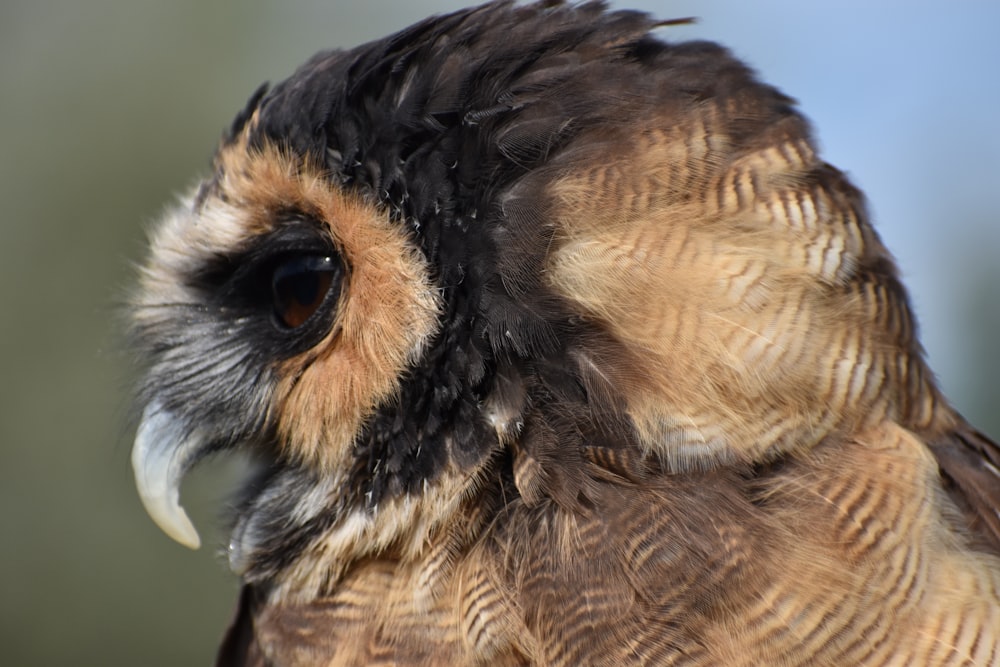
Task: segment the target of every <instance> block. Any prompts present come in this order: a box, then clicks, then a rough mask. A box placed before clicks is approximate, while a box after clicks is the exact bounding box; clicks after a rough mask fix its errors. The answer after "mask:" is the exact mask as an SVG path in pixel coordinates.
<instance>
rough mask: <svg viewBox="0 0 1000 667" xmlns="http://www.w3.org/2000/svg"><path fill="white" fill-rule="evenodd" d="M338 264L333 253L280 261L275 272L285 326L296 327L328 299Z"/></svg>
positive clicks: (275, 295)
mask: <svg viewBox="0 0 1000 667" xmlns="http://www.w3.org/2000/svg"><path fill="white" fill-rule="evenodd" d="M337 268H338V267H337V265H336V263H335V262H334V260H333V258H331V257H322V256H315V255H307V256H302V257H292V258H290V259H286V260H284V261H282V262H281V263H280V264H278V265H277V266H276V267H275V269H274V273H273V274H272V276H271V296H272V303H273V305H274V313H275V315H276V316H277V318H278V321H279V322H281V324H283V325H284V326H286V327H288V328H290V329H296V328H298V327H300V326H302V325H303V324H305V322H306V321H307V320H308V319H309V318H310V317H312V315H313V313H315V312H316V311H317V310H319V307H320V306H321V305H323V302H324V301H325V300H326V294H327V292H329V291H330V286H331V285H332V284H333V279H334V276H335V274H336V272H337Z"/></svg>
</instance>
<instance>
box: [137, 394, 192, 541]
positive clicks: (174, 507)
mask: <svg viewBox="0 0 1000 667" xmlns="http://www.w3.org/2000/svg"><path fill="white" fill-rule="evenodd" d="M207 444H208V439H207V438H206V437H205V436H204V434H202V433H201V432H200V431H198V430H195V431H191V430H190V429H188V428H185V425H184V423H183V422H182V421H181V420H180V419H178V418H177V417H175V416H174V415H173V414H171V413H170V412H167V411H166V410H165V409H164V408H163V406H162V405H161V404H160V403H159V402H158V401H154V402H152V403H150V404H149V405H147V406H146V409H145V410H143V413H142V422H141V423H140V424H139V430H138V431H137V432H136V435H135V444H134V445H133V446H132V471H133V473H134V474H135V485H136V487H137V488H138V490H139V497H140V498H141V499H142V504H143V506H144V507H145V508H146V512H147V513H148V514H149V516H150V517H151V518H152V519H153V521H154V522H156V525H157V526H159V527H160V529H161V530H162V531H163V532H164V533H166V534H167V535H168V536H170V537H171V538H173V539H174V540H176V541H178V542H180V543H181V544H183V545H184V546H186V547H190V548H191V549H197V548H198V547H200V546H201V539H200V538H199V537H198V531H197V530H195V527H194V525H193V524H192V523H191V519H189V518H188V515H187V513H186V512H185V511H184V508H182V507H181V505H180V485H181V480H183V478H184V474H185V473H187V471H188V470H190V469H191V467H192V466H193V465H194V464H195V463H196V462H197V461H198V459H199V458H200V454H201V453H202V452H203V451H204V449H205V447H206V446H207Z"/></svg>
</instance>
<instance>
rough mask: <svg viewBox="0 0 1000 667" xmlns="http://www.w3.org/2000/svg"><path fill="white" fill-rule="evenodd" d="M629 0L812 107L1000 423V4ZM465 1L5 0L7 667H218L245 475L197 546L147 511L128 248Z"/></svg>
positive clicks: (0, 606)
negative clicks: (246, 133)
mask: <svg viewBox="0 0 1000 667" xmlns="http://www.w3.org/2000/svg"><path fill="white" fill-rule="evenodd" d="M615 4H617V5H620V6H624V5H623V3H615ZM630 4H631V6H633V7H637V8H643V9H648V10H650V11H652V12H654V13H655V14H657V15H658V16H660V17H681V16H697V17H699V19H700V20H699V23H698V24H697V25H695V26H691V27H679V28H670V29H666V30H664V31H663V34H664V36H665V37H666V38H668V39H687V38H708V39H714V40H717V41H721V42H723V43H725V44H727V45H729V46H730V47H731V48H732V49H733V50H734V51H735V52H736V54H737V55H739V56H740V57H742V58H744V59H746V60H747V61H748V62H749V63H751V64H752V65H753V66H754V67H755V68H757V69H758V70H759V71H760V72H761V73H762V75H763V77H764V78H765V79H766V80H767V81H769V82H771V83H774V84H776V85H778V86H779V87H781V88H782V89H783V90H785V92H787V93H789V94H791V95H793V96H795V97H796V98H798V100H799V101H800V103H801V107H802V108H803V109H804V110H805V112H806V113H807V114H808V115H809V116H810V117H811V118H812V119H813V121H814V123H815V126H816V129H817V135H818V138H819V142H820V144H821V145H822V147H823V149H824V153H825V156H826V157H827V159H828V160H830V161H831V162H833V163H834V164H836V165H838V166H840V167H841V168H843V169H846V170H847V171H849V172H850V173H851V174H852V176H853V178H854V180H855V181H856V182H857V183H858V184H859V185H860V186H861V187H862V188H863V189H865V190H866V191H867V193H868V196H869V199H870V206H871V210H872V212H873V214H874V218H875V220H876V223H877V225H878V227H879V229H880V230H881V232H882V234H883V236H884V238H885V240H886V242H887V244H888V245H889V247H890V248H892V249H893V250H894V251H895V253H896V255H897V257H898V259H899V262H900V264H901V266H902V269H903V271H904V273H905V275H906V279H907V281H908V284H909V286H910V288H911V291H912V293H913V298H914V302H915V305H916V309H917V312H918V315H919V317H920V319H921V321H922V325H923V332H924V340H925V342H926V345H927V348H928V351H929V355H930V358H931V363H932V365H933V367H934V368H935V369H936V370H937V372H938V374H939V377H940V379H941V382H942V383H943V385H944V387H945V388H946V390H947V392H948V393H949V395H950V396H951V397H952V398H953V400H954V402H955V403H956V404H957V405H958V406H959V407H960V409H961V410H962V411H963V412H965V413H966V414H967V415H968V416H969V417H970V418H971V419H973V420H974V421H975V422H976V423H978V424H979V425H980V426H981V427H982V428H984V429H985V430H986V431H987V432H991V433H992V434H993V435H994V436H998V435H1000V415H998V407H1000V402H998V394H1000V355H998V340H1000V296H998V289H997V288H998V286H1000V259H998V256H997V255H998V250H1000V124H998V121H1000V76H998V75H997V69H998V66H1000V40H998V39H997V38H996V33H997V31H998V29H1000V3H996V2H992V1H987V0H983V1H982V2H967V1H966V2H953V1H950V0H949V1H943V0H942V1H938V2H921V1H919V0H917V1H914V0H907V1H903V0H898V1H892V2H889V1H881V2H878V3H873V2H867V1H861V0H854V1H844V0H841V1H839V2H836V3H832V2H825V3H812V2H800V1H798V0H787V1H784V2H778V1H776V0H755V1H754V2H744V1H742V0H732V1H731V2H722V1H714V2H712V1H709V2H694V1H692V0H656V1H655V2H653V1H650V0H636V1H635V2H632V3H630ZM458 6H460V3H458V2H453V1H445V0H424V1H410V2H405V3H396V2H389V1H387V0H366V1H364V2H360V1H357V0H352V1H351V2H338V1H334V0H325V1H319V0H311V1H310V0H295V1H286V0H250V1H248V2H243V3H236V2H231V1H229V2H222V1H219V2H212V1H211V0H208V1H206V0H173V1H170V2H157V1H153V0H87V1H82V2H81V1H77V0H2V2H0V377H2V382H0V663H3V664H5V665H18V666H20V665H64V664H76V665H145V666H155V665H191V664H202V665H204V664H210V662H211V659H212V655H213V651H214V648H215V645H216V643H217V641H218V638H219V636H220V633H221V632H222V630H223V628H224V626H225V625H226V623H227V620H228V616H229V612H230V609H231V605H232V603H233V600H234V598H235V593H236V582H235V581H234V579H233V578H232V576H231V575H229V574H228V572H227V570H226V567H225V563H224V561H223V559H222V558H221V557H219V555H218V550H219V548H220V547H221V545H222V544H223V543H224V541H225V538H224V536H223V535H221V534H220V533H219V531H218V530H215V532H213V530H214V529H213V526H216V525H218V513H219V511H220V508H222V507H223V506H224V499H225V497H226V493H227V491H228V489H229V486H230V483H229V482H228V481H227V478H228V477H230V476H231V475H228V474H227V471H226V470H225V469H223V468H220V467H218V466H216V467H213V466H210V467H209V468H208V469H206V470H200V471H198V472H196V473H195V475H194V479H192V480H190V481H189V483H188V484H186V486H185V489H184V502H185V505H186V506H187V507H188V508H189V510H190V511H191V513H192V515H193V516H194V519H195V522H196V523H197V524H198V525H199V526H200V528H201V531H202V535H203V537H206V538H207V539H206V542H207V544H209V545H210V546H209V548H207V549H202V551H199V552H190V551H187V550H186V549H184V548H182V547H180V546H178V545H176V544H174V543H173V542H171V541H169V540H168V539H167V538H166V537H164V536H163V535H162V534H161V533H160V532H159V531H158V530H157V529H156V528H155V527H154V526H153V524H152V522H151V521H149V520H148V519H147V518H146V516H145V515H144V514H143V511H142V509H141V508H140V505H139V501H138V499H137V498H136V495H135V492H134V490H133V487H132V480H131V473H130V469H129V456H128V455H129V447H130V444H131V437H132V433H131V432H130V431H129V427H128V426H127V417H128V398H127V387H128V383H129V379H130V371H129V367H128V358H127V356H126V355H125V354H124V353H123V352H122V350H121V340H120V337H119V335H120V330H119V329H120V328H119V326H118V324H117V320H116V315H115V308H116V304H118V303H119V302H120V301H121V297H122V295H123V293H124V290H125V289H126V288H127V287H128V284H129V281H130V268H129V267H130V262H132V261H135V260H136V259H138V258H139V257H141V256H142V252H143V251H142V248H143V236H144V229H145V228H146V227H147V226H148V224H149V223H150V221H151V220H153V219H154V218H155V217H156V216H157V214H158V212H159V211H161V210H162V208H163V207H164V206H165V205H166V204H167V203H168V202H170V201H171V198H172V196H173V194H174V193H175V192H177V191H179V190H181V189H183V188H185V187H186V186H187V185H189V184H190V183H192V182H193V180H194V178H195V177H196V176H197V175H199V174H202V173H204V172H205V169H206V167H207V164H208V160H209V158H210V155H211V151H212V149H213V148H214V145H215V143H216V141H217V139H218V137H219V136H220V133H221V130H222V128H223V127H224V126H225V125H226V124H227V123H228V122H229V120H230V118H231V117H232V115H233V114H234V113H235V112H236V111H237V110H239V109H240V108H242V106H243V103H244V101H245V99H246V98H247V96H248V95H249V94H250V92H251V91H253V90H254V89H255V88H256V87H257V85H258V84H259V83H261V82H262V81H264V80H271V81H277V80H280V79H281V78H283V77H285V76H287V75H288V74H289V73H291V71H292V70H293V69H294V68H295V67H296V66H297V65H298V64H299V63H301V62H302V61H303V60H305V59H306V58H307V57H308V56H309V55H311V54H312V53H313V52H314V51H317V50H319V49H322V48H327V47H331V46H351V45H355V44H358V43H360V42H363V41H366V40H368V39H372V38H376V37H379V36H381V35H383V34H386V33H388V32H390V31H393V30H396V29H399V28H402V27H404V26H406V25H408V24H409V23H411V22H413V21H414V20H417V19H419V18H421V17H423V16H424V15H426V14H429V13H434V12H442V11H447V10H450V9H455V8H457V7H458ZM213 545H214V546H213ZM213 548H214V550H215V553H213Z"/></svg>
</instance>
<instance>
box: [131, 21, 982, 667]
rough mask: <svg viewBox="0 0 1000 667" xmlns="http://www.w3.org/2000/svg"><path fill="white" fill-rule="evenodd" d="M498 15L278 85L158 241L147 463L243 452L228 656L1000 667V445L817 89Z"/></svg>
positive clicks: (141, 291)
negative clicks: (928, 341)
mask: <svg viewBox="0 0 1000 667" xmlns="http://www.w3.org/2000/svg"><path fill="white" fill-rule="evenodd" d="M657 25H658V24H657V23H655V22H654V21H652V20H650V19H649V18H648V17H646V16H645V15H643V14H639V13H634V12H608V11H606V10H605V8H604V7H603V6H602V5H601V4H596V3H588V4H584V5H579V6H569V5H565V4H562V3H559V2H544V3H539V4H534V5H528V6H523V7H518V6H516V5H513V4H511V3H507V2H500V3H492V4H489V5H485V6H483V7H481V8H476V9H471V10H466V11H462V12H457V13H455V14H451V15H448V16H444V17H438V18H434V19H429V20H428V21H425V22H423V23H421V24H418V25H416V26H413V27H412V28H410V29H408V30H406V31H404V32H402V33H399V34H397V35H394V36H391V37H388V38H386V39H384V40H380V41H377V42H373V43H371V44H367V45H364V46H361V47H358V48H356V49H354V50H350V51H335V52H328V53H322V54H319V55H318V56H316V57H315V58H314V59H313V60H312V61H310V62H309V63H307V64H306V65H305V66H303V68H301V69H300V70H299V71H298V72H297V73H295V75H293V76H292V77H291V78H290V79H289V80H288V81H286V82H284V83H282V84H279V85H278V86H276V87H275V88H273V89H272V90H266V89H262V90H261V91H260V92H259V93H258V94H257V95H255V96H254V97H253V98H252V99H251V101H250V103H249V105H248V106H247V108H246V110H245V111H244V112H243V113H241V114H240V115H239V116H238V118H237V120H236V121H235V123H234V125H233V127H232V130H231V131H230V132H229V133H228V134H227V136H226V137H225V138H224V140H223V143H222V145H221V146H220V148H219V151H218V153H217V155H216V159H215V162H214V167H213V172H212V175H211V176H210V177H209V178H208V179H206V180H205V182H204V183H203V184H202V185H201V186H200V187H199V188H198V189H197V191H196V192H194V193H193V194H192V195H191V196H190V197H189V198H188V199H185V200H184V201H183V202H182V203H181V204H180V205H179V206H178V207H176V208H175V209H174V210H173V211H172V212H171V213H170V214H169V215H168V216H167V217H166V219H165V220H164V221H163V222H162V223H161V225H160V226H159V227H158V228H157V230H156V232H155V233H154V235H153V238H152V251H151V255H150V257H149V259H148V260H147V262H146V264H145V265H144V267H143V271H142V274H141V276H140V285H139V288H138V290H137V294H136V297H135V302H134V308H133V322H134V335H135V340H136V345H137V349H138V350H139V352H140V353H141V354H143V355H144V357H145V359H146V360H147V365H148V368H147V373H146V376H145V379H144V381H143V383H142V386H141V388H140V391H139V401H140V403H141V405H142V406H143V407H144V411H143V418H142V423H141V425H140V427H139V433H138V435H137V439H136V447H135V451H134V456H133V462H134V465H135V467H136V476H137V480H138V484H139V487H140V491H141V493H142V495H143V500H144V502H145V503H146V505H147V507H148V508H149V510H150V512H151V514H152V515H153V516H154V518H155V519H156V520H157V521H158V522H159V523H160V524H161V525H163V526H164V528H165V530H167V531H168V532H169V533H170V534H171V535H172V536H174V537H176V538H177V539H179V540H180V541H182V542H184V543H187V544H189V545H196V544H197V534H196V533H195V532H194V530H193V528H192V527H191V526H190V524H189V523H188V522H187V518H186V516H185V515H184V514H183V511H182V510H181V509H180V507H179V505H178V504H177V487H178V485H179V483H180V479H181V477H182V476H183V474H184V472H186V470H187V469H188V468H190V467H191V466H192V465H194V464H195V463H196V462H197V461H198V460H199V459H200V458H201V457H202V456H204V455H205V454H206V453H209V452H212V451H218V450H225V449H232V448H241V449H245V450H247V451H250V452H252V453H253V455H254V456H255V457H256V458H257V459H258V460H259V461H260V463H261V472H260V473H259V474H258V475H257V476H255V477H254V478H253V479H252V480H250V481H249V482H248V484H247V487H246V490H245V493H244V495H243V498H242V499H241V500H240V501H239V502H238V504H237V510H236V516H235V520H234V526H233V532H232V538H231V542H230V545H229V560H230V564H231V566H232V568H233V569H234V571H236V572H238V573H239V574H240V575H241V577H242V578H243V581H244V582H245V586H244V590H243V594H242V596H241V599H240V604H239V606H238V612H237V616H236V618H235V620H234V624H233V628H232V629H231V631H230V633H229V635H228V636H227V638H226V640H225V643H224V644H223V647H222V649H221V651H220V655H219V664H224V665H236V664H246V665H263V664H274V665H351V664H364V665H369V664H454V665H459V664H489V665H507V664H510V665H522V664H537V665H581V664H588V665H589V664H592V665H602V664H603V665H621V664H664V665H675V664H676V665H681V664H683V665H719V664H725V665H761V664H767V665H854V664H857V665H862V664H864V665H970V664H972V665H991V664H1000V557H998V556H1000V514H998V510H1000V473H998V467H1000V449H998V447H997V445H996V444H994V443H993V442H992V441H990V440H989V439H988V438H986V437H985V436H983V435H982V434H980V433H978V432H977V431H975V430H974V429H973V428H972V427H970V426H969V425H968V424H967V423H966V422H965V421H964V420H963V419H962V418H961V417H960V416H959V415H957V414H956V413H955V412H954V411H953V410H952V408H950V406H949V405H948V403H947V401H946V400H945V399H944V398H943V397H942V396H941V394H940V393H939V391H938V389H937V388H936V386H935V384H934V379H933V376H932V374H931V372H930V371H929V369H928V368H927V367H926V365H925V362H924V360H923V355H922V351H921V348H920V343H919V340H918V337H917V334H916V326H915V323H914V320H913V316H912V313H911V311H910V307H909V305H908V301H907V296H906V292H905V290H904V288H903V286H902V284H901V283H900V281H899V278H898V275H897V272H896V269H895V267H894V264H893V262H892V259H891V257H890V256H889V254H888V252H887V251H886V249H885V248H884V247H883V245H882V243H881V241H880V240H879V238H878V236H877V235H876V233H875V231H874V230H873V229H872V227H871V225H870V224H869V222H868V219H867V214H866V212H865V206H864V201H863V197H862V195H861V193H860V192H858V191H857V190H856V189H855V188H854V187H853V186H852V185H851V184H850V182H849V181H848V180H847V178H846V177H845V176H844V175H843V174H842V173H841V172H839V171H838V170H836V169H835V168H833V167H831V166H830V165H827V164H825V163H824V162H823V161H822V160H821V159H820V158H819V157H818V156H817V155H816V151H815V148H814V146H813V143H812V141H811V138H810V136H809V129H808V126H807V123H806V121H805V120H804V119H803V118H802V116H801V115H799V113H798V112H797V111H796V110H795V109H794V107H793V105H792V102H791V100H790V99H789V98H787V97H785V96H783V95H782V94H781V93H779V92H777V91H776V90H774V89H773V88H770V87H768V86H766V85H763V84H761V83H759V82H757V81H756V80H755V79H754V77H753V76H752V74H751V73H750V72H749V71H748V70H747V69H746V68H745V67H744V66H743V65H741V64H740V63H739V62H737V61H735V60H734V59H733V58H732V57H731V56H730V55H729V54H728V53H727V52H726V51H725V50H724V49H722V48H720V47H718V46H716V45H713V44H709V43H683V44H672V43H667V42H662V41H659V40H658V39H657V38H655V37H653V36H652V35H651V34H650V30H652V29H653V28H655V27H657Z"/></svg>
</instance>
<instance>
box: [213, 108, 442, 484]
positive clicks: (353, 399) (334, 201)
mask: <svg viewBox="0 0 1000 667" xmlns="http://www.w3.org/2000/svg"><path fill="white" fill-rule="evenodd" d="M253 127H254V121H253V120H251V122H250V124H249V125H248V128H247V130H246V131H245V132H244V137H243V138H242V139H240V140H239V141H236V142H234V143H232V144H230V145H228V146H226V147H225V148H224V149H222V151H221V152H220V154H219V155H218V156H217V158H216V165H217V170H218V173H219V174H220V176H219V177H218V178H217V181H216V184H215V190H214V191H213V193H212V194H211V195H210V196H209V199H208V200H207V201H206V202H205V203H203V204H202V206H203V207H206V206H207V207H211V206H213V205H224V206H226V207H231V209H232V210H233V214H232V217H233V218H236V219H238V220H239V224H240V225H241V226H242V229H241V233H242V234H243V235H245V236H246V237H252V236H255V235H262V234H264V233H266V232H267V231H270V227H271V226H272V225H274V224H275V222H276V221H278V220H280V219H281V217H282V215H283V214H287V213H288V212H296V213H297V214H301V215H306V216H309V217H311V218H313V219H315V220H318V221H321V222H322V223H323V224H325V225H326V228H327V230H328V233H329V234H330V237H331V238H332V240H333V243H334V245H335V246H336V247H337V248H338V249H339V250H340V252H341V253H342V254H343V256H344V259H345V261H346V263H347V267H348V269H347V270H348V277H347V280H346V283H347V284H346V287H345V289H344V297H343V299H342V300H341V302H340V303H339V304H338V308H337V314H336V320H335V322H334V324H333V327H332V329H331V331H330V333H329V334H328V335H327V336H326V338H324V340H323V341H321V342H320V343H319V344H317V345H316V346H314V347H313V349H312V350H310V351H309V352H308V353H306V354H304V355H300V356H296V357H293V358H291V359H288V360H286V361H284V362H283V363H282V364H281V366H280V368H279V369H278V371H277V374H278V377H279V379H278V383H277V386H276V388H275V397H274V402H273V414H274V416H275V419H276V422H277V428H278V431H279V434H280V439H279V441H280V442H281V444H282V445H283V446H284V447H285V448H286V450H287V451H286V454H287V455H288V456H289V457H291V458H292V459H296V460H302V461H306V462H308V464H309V465H312V466H318V467H319V468H321V469H322V470H324V471H326V472H328V473H330V474H333V473H335V472H336V471H339V470H344V469H345V468H347V467H348V465H349V457H350V448H351V446H352V445H353V444H354V439H355V437H356V435H357V433H358V432H359V431H360V429H361V425H362V424H363V423H364V420H365V419H366V418H367V417H369V416H370V415H371V413H372V411H373V410H374V409H375V408H376V407H377V406H379V405H381V404H383V403H385V402H387V401H390V400H392V397H393V394H394V392H395V390H396V389H397V387H398V383H399V378H400V376H401V375H402V374H403V372H404V371H405V370H406V368H407V367H408V365H409V364H411V363H413V362H414V361H415V360H416V359H418V358H419V357H420V355H421V353H422V352H423V348H424V346H425V345H426V343H427V341H428V339H429V338H430V336H431V335H432V334H433V333H434V332H435V328H436V326H437V318H438V313H439V311H440V303H439V298H438V295H437V291H436V288H435V287H434V285H433V283H432V281H431V276H430V274H429V271H430V269H429V267H428V265H427V261H426V259H425V258H424V257H423V256H422V255H421V254H420V253H419V252H418V251H417V250H416V249H415V248H414V247H413V244H412V243H411V242H410V240H409V239H408V238H407V236H406V235H405V234H404V233H403V232H402V230H400V228H399V226H398V225H396V224H393V223H392V222H391V221H390V220H389V216H388V214H387V213H386V211H385V210H384V209H383V208H381V207H379V206H377V205H376V204H374V203H371V202H369V201H366V200H365V198H364V197H363V196H361V195H360V194H358V193H355V192H350V191H346V190H341V189H337V188H331V187H330V183H329V174H328V173H326V172H325V170H324V169H321V168H319V167H316V166H315V165H312V164H310V163H309V162H305V163H303V161H302V160H301V159H300V158H296V157H292V156H290V155H288V154H287V152H284V151H282V150H280V149H279V148H277V147H276V146H273V145H270V144H265V145H264V146H262V147H257V148H254V149H249V148H248V146H247V142H246V138H245V136H246V134H248V133H249V131H250V130H251V129H252V128H253ZM216 198H217V199H218V200H219V202H225V203H224V204H215V203H214V202H215V199H216Z"/></svg>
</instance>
